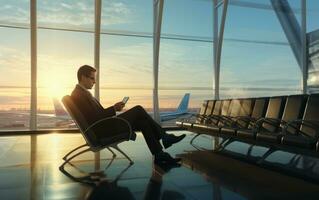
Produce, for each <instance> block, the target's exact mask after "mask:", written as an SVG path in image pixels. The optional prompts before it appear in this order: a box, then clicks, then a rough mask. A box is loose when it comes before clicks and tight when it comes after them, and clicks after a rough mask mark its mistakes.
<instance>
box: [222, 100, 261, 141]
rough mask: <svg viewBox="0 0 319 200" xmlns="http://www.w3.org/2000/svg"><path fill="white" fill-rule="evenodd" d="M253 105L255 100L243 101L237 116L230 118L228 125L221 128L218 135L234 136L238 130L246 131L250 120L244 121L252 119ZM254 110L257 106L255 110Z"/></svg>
mask: <svg viewBox="0 0 319 200" xmlns="http://www.w3.org/2000/svg"><path fill="white" fill-rule="evenodd" d="M254 103H255V99H243V100H242V103H241V106H240V110H239V114H238V116H237V117H234V118H232V121H231V123H230V124H227V125H226V126H224V127H222V128H221V129H220V133H221V134H225V135H236V132H237V130H238V129H246V128H247V127H248V124H249V121H250V120H248V121H247V120H244V119H249V118H251V117H252V111H253V106H254ZM256 109H257V106H256V108H255V110H256ZM255 117H256V116H255ZM257 117H258V116H257Z"/></svg>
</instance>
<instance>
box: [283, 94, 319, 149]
mask: <svg viewBox="0 0 319 200" xmlns="http://www.w3.org/2000/svg"><path fill="white" fill-rule="evenodd" d="M299 125H300V128H298V127H299ZM291 130H295V131H291ZM283 134H284V135H283V137H282V138H281V143H282V144H285V145H290V146H294V147H302V148H307V149H315V148H316V149H317V150H318V145H319V144H318V138H319V94H312V95H310V96H309V97H308V102H307V105H306V107H305V112H304V115H303V118H302V119H301V120H293V121H290V122H288V123H287V125H286V126H285V128H284V129H283Z"/></svg>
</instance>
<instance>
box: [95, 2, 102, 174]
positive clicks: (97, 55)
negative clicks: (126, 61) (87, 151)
mask: <svg viewBox="0 0 319 200" xmlns="http://www.w3.org/2000/svg"><path fill="white" fill-rule="evenodd" d="M101 6H102V1H101V0H95V12H94V15H95V19H94V27H95V30H94V67H95V69H96V72H97V73H96V80H95V87H94V97H95V98H96V99H97V100H98V101H100V36H101V34H100V32H101ZM94 160H100V152H99V151H98V152H95V153H94ZM96 166H97V165H96ZM95 170H97V169H96V168H95Z"/></svg>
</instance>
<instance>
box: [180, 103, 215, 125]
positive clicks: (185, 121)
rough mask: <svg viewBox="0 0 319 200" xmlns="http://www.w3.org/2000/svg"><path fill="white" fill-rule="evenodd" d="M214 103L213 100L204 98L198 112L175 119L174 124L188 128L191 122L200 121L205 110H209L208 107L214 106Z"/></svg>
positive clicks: (203, 116)
mask: <svg viewBox="0 0 319 200" xmlns="http://www.w3.org/2000/svg"><path fill="white" fill-rule="evenodd" d="M214 103H215V100H209V101H207V100H205V101H204V102H203V103H202V106H201V108H200V110H199V113H197V114H196V115H193V116H191V117H189V118H186V119H181V120H179V121H176V125H177V126H181V127H184V128H190V127H192V125H193V123H201V122H202V121H203V119H204V118H205V117H206V115H207V110H209V107H211V106H214Z"/></svg>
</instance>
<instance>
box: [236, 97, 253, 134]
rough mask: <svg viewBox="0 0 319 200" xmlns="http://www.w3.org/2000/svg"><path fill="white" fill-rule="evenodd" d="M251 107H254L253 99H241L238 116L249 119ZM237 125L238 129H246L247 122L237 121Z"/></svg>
mask: <svg viewBox="0 0 319 200" xmlns="http://www.w3.org/2000/svg"><path fill="white" fill-rule="evenodd" d="M253 105H254V99H242V102H241V107H240V110H239V113H238V116H242V117H250V116H251V114H252V111H253ZM238 125H239V126H240V127H244V128H247V126H248V123H247V121H242V120H239V121H238Z"/></svg>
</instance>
